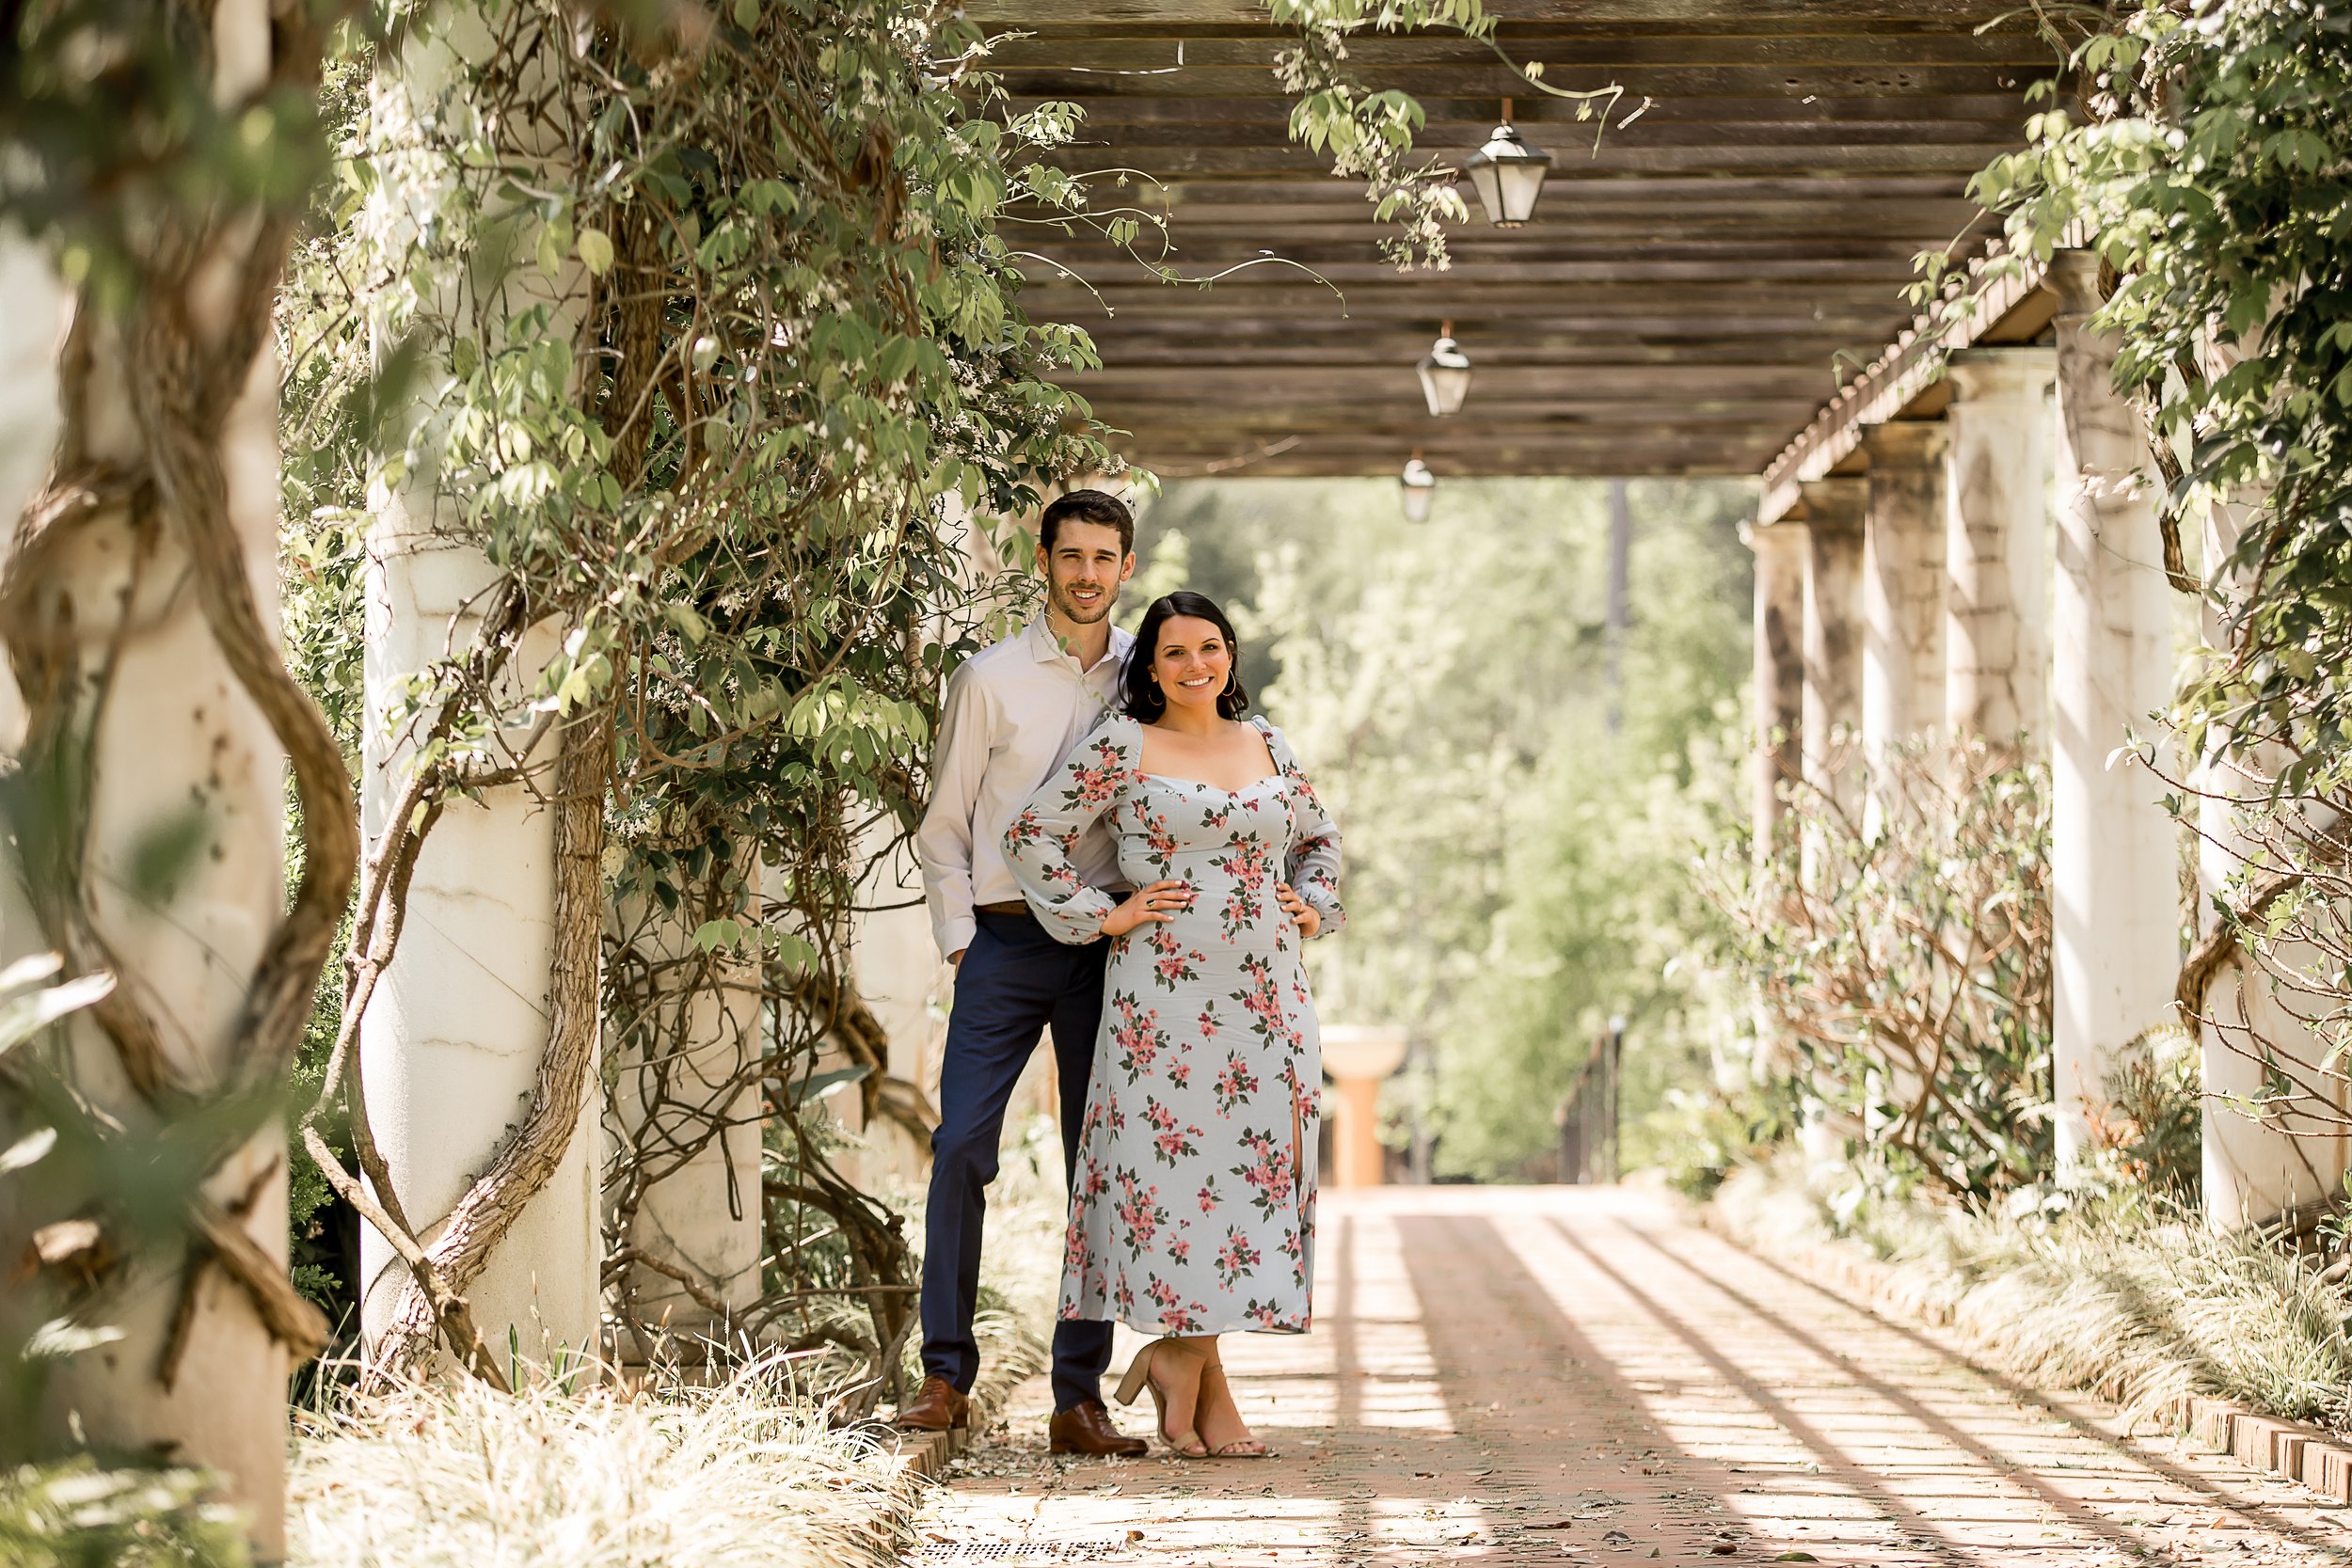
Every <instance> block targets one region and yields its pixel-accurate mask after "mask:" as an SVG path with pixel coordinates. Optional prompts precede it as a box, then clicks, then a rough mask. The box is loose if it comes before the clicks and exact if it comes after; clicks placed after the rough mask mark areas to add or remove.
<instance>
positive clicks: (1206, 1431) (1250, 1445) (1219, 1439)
mask: <svg viewBox="0 0 2352 1568" xmlns="http://www.w3.org/2000/svg"><path fill="white" fill-rule="evenodd" d="M1197 1342H1198V1343H1200V1344H1201V1345H1204V1346H1206V1347H1207V1362H1206V1365H1204V1366H1203V1367H1202V1369H1201V1375H1200V1398H1199V1400H1198V1401H1197V1402H1195V1404H1194V1406H1193V1430H1194V1431H1195V1432H1198V1433H1200V1441H1201V1443H1202V1444H1204V1445H1205V1446H1206V1447H1207V1449H1208V1450H1209V1452H1210V1453H1211V1454H1213V1455H1216V1456H1217V1457H1220V1458H1225V1459H1243V1458H1255V1457H1257V1456H1258V1455H1260V1454H1263V1453H1264V1452H1265V1451H1266V1450H1265V1445H1264V1444H1263V1443H1261V1442H1259V1441H1258V1439H1257V1435H1256V1434H1255V1433H1252V1432H1251V1431H1250V1430H1249V1423H1248V1422H1247V1421H1245V1420H1243V1419H1242V1418H1241V1406H1240V1405H1239V1404H1238V1403H1237V1402H1235V1401H1234V1399H1233V1386H1232V1384H1231V1383H1229V1382H1228V1381H1226V1377H1225V1362H1224V1358H1223V1355H1222V1354H1221V1353H1220V1352H1219V1350H1218V1349H1217V1340H1216V1336H1215V1335H1209V1336H1206V1337H1205V1338H1201V1339H1200V1340H1199V1341H1197Z"/></svg>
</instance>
